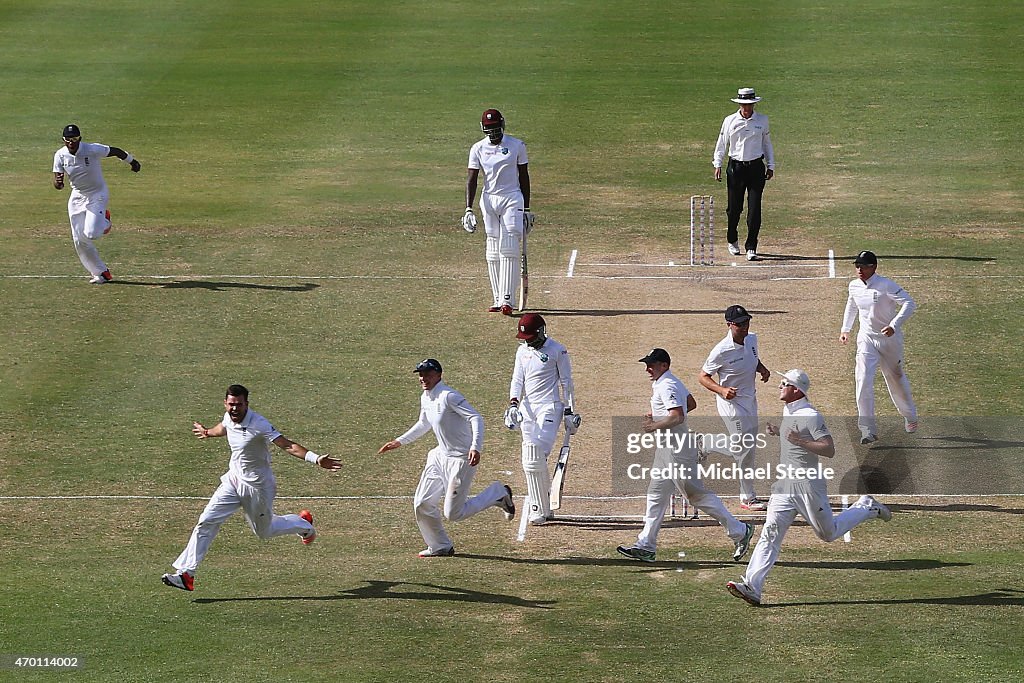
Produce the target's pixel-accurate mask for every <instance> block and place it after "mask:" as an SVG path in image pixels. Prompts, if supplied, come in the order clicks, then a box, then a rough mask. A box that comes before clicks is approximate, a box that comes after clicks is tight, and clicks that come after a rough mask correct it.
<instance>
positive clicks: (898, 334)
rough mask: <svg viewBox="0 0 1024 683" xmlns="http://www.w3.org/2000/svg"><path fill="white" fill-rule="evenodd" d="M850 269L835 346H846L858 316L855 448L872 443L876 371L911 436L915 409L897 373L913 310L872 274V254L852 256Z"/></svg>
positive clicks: (906, 298)
mask: <svg viewBox="0 0 1024 683" xmlns="http://www.w3.org/2000/svg"><path fill="white" fill-rule="evenodd" d="M854 266H855V267H856V269H857V279H855V280H852V281H851V282H850V288H849V289H850V295H849V297H848V298H847V300H846V310H845V312H844V313H843V329H842V331H841V333H840V334H839V341H840V342H842V343H843V344H845V343H846V342H847V341H848V340H849V338H850V331H851V330H852V329H853V322H854V320H855V319H856V318H857V317H858V315H859V317H860V331H859V332H858V333H857V369H856V374H855V377H856V380H857V415H858V418H857V426H858V427H860V436H861V438H860V442H861V443H862V444H869V443H873V442H875V441H878V424H877V421H876V420H875V372H876V371H877V370H878V368H879V367H881V369H882V377H883V378H884V379H885V386H886V388H887V389H888V390H889V396H890V397H891V398H892V402H893V405H895V406H896V410H898V411H899V413H900V415H902V416H903V425H904V428H905V429H906V431H907V432H908V433H911V434H912V433H914V432H916V431H917V406H916V405H914V398H913V396H912V395H911V393H910V380H909V379H908V378H907V373H906V371H905V370H904V368H903V323H905V322H906V321H907V318H909V317H910V316H911V314H912V313H913V312H914V310H915V309H916V308H917V306H916V304H915V303H914V300H913V299H911V298H910V295H909V294H907V292H906V291H905V290H904V289H903V288H902V287H900V286H899V285H898V284H896V283H895V282H893V281H892V280H890V279H889V278H887V277H882V276H881V275H878V274H877V273H876V272H875V271H876V270H877V269H878V258H877V257H876V256H875V255H874V254H873V253H872V252H870V251H862V252H860V253H859V254H857V258H856V260H854Z"/></svg>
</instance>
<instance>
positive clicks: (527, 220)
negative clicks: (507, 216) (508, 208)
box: [523, 207, 537, 233]
mask: <svg viewBox="0 0 1024 683" xmlns="http://www.w3.org/2000/svg"><path fill="white" fill-rule="evenodd" d="M536 221H537V216H536V214H534V213H533V212H532V211H530V207H526V208H525V209H523V232H524V233H529V232H530V231H531V230H533V224H534V223H535V222H536Z"/></svg>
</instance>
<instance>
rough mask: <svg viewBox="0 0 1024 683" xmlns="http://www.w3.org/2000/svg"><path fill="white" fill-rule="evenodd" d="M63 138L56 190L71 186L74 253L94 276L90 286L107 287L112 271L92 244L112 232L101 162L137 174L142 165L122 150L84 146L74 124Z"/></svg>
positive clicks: (57, 154)
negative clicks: (107, 161)
mask: <svg viewBox="0 0 1024 683" xmlns="http://www.w3.org/2000/svg"><path fill="white" fill-rule="evenodd" d="M63 137H64V146H63V147H61V148H60V149H58V150H57V151H56V152H55V153H54V155H53V186H54V187H55V188H56V189H58V190H62V189H64V181H65V179H67V180H68V181H70V182H71V196H70V197H69V198H68V218H70V219H71V238H72V239H73V240H74V243H75V251H77V252H78V258H79V259H80V260H81V261H82V265H83V266H85V269H86V270H88V271H89V272H90V273H91V274H92V279H90V280H89V283H90V284H94V285H102V284H106V283H107V282H109V281H110V280H111V279H112V278H111V275H110V269H109V268H107V264H106V263H104V262H103V259H102V258H100V252H99V250H98V249H96V245H95V244H93V240H98V239H99V238H101V237H103V236H104V235H106V234H107V233H108V232H110V212H109V211H107V202H108V201H109V199H110V193H109V191H108V190H107V183H106V181H105V180H104V179H103V168H102V166H101V164H100V162H101V161H102V160H103V159H105V158H106V157H117V158H119V159H120V160H121V161H123V162H125V163H126V164H128V165H129V166H130V167H131V169H132V171H134V172H135V173H138V172H139V170H140V169H141V168H142V165H141V164H140V163H139V161H138V159H136V158H135V157H133V156H132V155H131V154H129V153H128V152H126V151H124V150H123V149H121V148H120V147H108V146H107V145H102V144H99V143H94V142H82V131H80V130H79V129H78V126H76V125H75V124H73V123H71V124H68V125H67V126H65V127H64V131H63Z"/></svg>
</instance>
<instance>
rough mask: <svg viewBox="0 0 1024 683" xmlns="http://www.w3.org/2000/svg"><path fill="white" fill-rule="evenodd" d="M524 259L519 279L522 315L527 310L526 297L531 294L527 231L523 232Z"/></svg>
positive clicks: (520, 310)
mask: <svg viewBox="0 0 1024 683" xmlns="http://www.w3.org/2000/svg"><path fill="white" fill-rule="evenodd" d="M522 249H523V259H522V262H521V263H520V275H521V277H520V278H519V312H520V313H522V312H523V311H525V310H526V296H527V295H528V294H529V293H530V268H529V265H528V264H527V262H526V230H523V240H522Z"/></svg>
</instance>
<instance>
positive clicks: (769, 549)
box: [725, 369, 892, 607]
mask: <svg viewBox="0 0 1024 683" xmlns="http://www.w3.org/2000/svg"><path fill="white" fill-rule="evenodd" d="M810 387H811V380H810V379H809V378H808V377H807V373H806V372H804V371H803V370H796V369H794V370H790V371H789V372H787V373H785V374H784V375H782V383H781V385H780V386H779V400H781V401H785V403H786V405H785V407H784V408H783V409H782V423H781V424H780V425H779V426H778V427H776V426H775V425H773V424H771V423H769V424H768V425H767V429H768V433H769V434H771V435H772V436H780V435H781V436H782V438H781V439H780V440H779V444H780V455H779V466H780V468H786V469H785V471H787V472H793V473H794V475H793V476H786V477H780V478H779V479H777V480H776V482H775V485H774V486H773V489H772V495H771V498H770V499H769V500H768V513H767V515H766V517H765V522H764V528H763V529H761V540H760V541H758V543H757V546H756V547H755V548H754V552H753V553H752V554H751V556H750V562H749V563H748V564H747V571H746V573H745V574H744V575H743V578H742V579H740V580H739V581H729V582H728V583H727V584H726V585H725V586H726V588H727V589H728V591H729V592H730V593H732V594H733V595H735V596H736V597H738V598H742V599H743V600H746V601H747V602H748V603H750V604H751V605H754V606H755V607H756V606H758V605H760V604H761V593H762V590H763V588H764V582H765V579H766V578H767V577H768V572H770V571H771V569H772V567H773V566H774V565H775V561H776V560H778V558H779V550H780V549H781V548H782V539H783V538H785V536H786V531H787V530H789V527H790V526H792V524H793V521H794V520H795V519H796V516H797V515H798V514H799V515H800V516H801V517H803V518H804V519H806V520H807V522H808V523H809V524H810V525H811V529H813V530H814V534H815V535H816V536H817V537H818V538H820V539H821V540H823V541H825V542H826V543H831V542H832V541H834V540H836V539H837V538H842V536H843V535H844V534H846V532H848V531H850V530H851V529H853V528H854V527H855V526H857V525H858V524H860V523H861V522H865V521H867V520H869V519H882V520H883V521H886V522H888V521H889V520H890V519H892V512H890V511H889V508H887V507H886V506H885V505H882V504H881V503H879V502H877V501H876V500H875V499H874V498H872V497H871V496H861V498H860V500H858V501H857V502H856V503H854V504H853V505H851V506H850V507H849V508H848V509H846V510H843V512H842V513H840V514H838V515H833V514H832V506H831V504H830V503H829V500H828V483H827V481H826V479H824V478H819V477H817V476H806V475H800V474H799V473H800V472H817V471H823V470H821V469H820V460H819V459H818V458H819V457H822V458H831V457H832V456H833V455H835V453H836V448H835V444H834V443H833V441H832V435H831V434H830V433H829V431H828V427H826V426H825V418H823V417H822V415H821V413H819V412H818V410H817V409H816V408H815V407H814V406H813V405H811V403H810V401H808V400H807V392H808V390H809V389H810Z"/></svg>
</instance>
